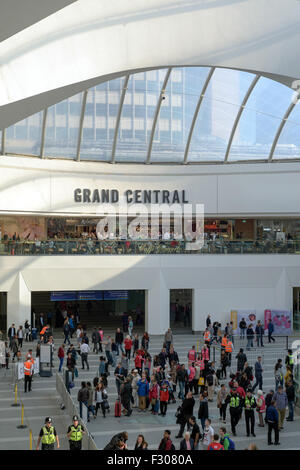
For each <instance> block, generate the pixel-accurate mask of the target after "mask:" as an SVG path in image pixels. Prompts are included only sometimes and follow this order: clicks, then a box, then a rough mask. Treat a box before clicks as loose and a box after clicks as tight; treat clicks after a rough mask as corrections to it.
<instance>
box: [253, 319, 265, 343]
mask: <svg viewBox="0 0 300 470" xmlns="http://www.w3.org/2000/svg"><path fill="white" fill-rule="evenodd" d="M264 331H265V330H264V327H263V326H262V324H261V322H260V320H258V322H257V325H256V327H255V334H256V344H257V347H258V348H259V346H261V347H262V348H263V347H264V345H263V335H264Z"/></svg>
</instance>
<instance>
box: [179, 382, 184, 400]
mask: <svg viewBox="0 0 300 470" xmlns="http://www.w3.org/2000/svg"><path fill="white" fill-rule="evenodd" d="M178 383H179V393H178V397H179V398H181V399H182V400H184V394H185V382H180V381H179V382H178Z"/></svg>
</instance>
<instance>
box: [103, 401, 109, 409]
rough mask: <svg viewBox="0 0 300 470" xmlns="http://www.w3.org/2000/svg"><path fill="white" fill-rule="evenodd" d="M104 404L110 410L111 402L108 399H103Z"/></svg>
mask: <svg viewBox="0 0 300 470" xmlns="http://www.w3.org/2000/svg"><path fill="white" fill-rule="evenodd" d="M103 404H104V409H105V410H108V409H109V403H108V400H107V399H105V400H103Z"/></svg>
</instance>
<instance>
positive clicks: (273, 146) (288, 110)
mask: <svg viewBox="0 0 300 470" xmlns="http://www.w3.org/2000/svg"><path fill="white" fill-rule="evenodd" d="M298 99H299V95H298V97H297V100H298ZM297 102H298V101H296V103H291V104H290V105H289V107H288V109H287V110H286V113H285V115H284V116H283V118H282V121H281V123H280V125H279V127H278V129H277V132H276V135H275V137H274V140H273V144H272V147H271V150H270V155H269V158H268V161H269V162H271V161H272V160H273V155H274V152H275V148H276V145H277V143H278V140H279V137H280V135H281V133H282V131H283V128H284V126H285V123H286V121H287V120H288V118H289V116H290V114H291V112H292V111H293V109H294V107H295V106H296V104H297Z"/></svg>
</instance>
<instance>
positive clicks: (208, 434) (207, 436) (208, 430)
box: [203, 426, 215, 446]
mask: <svg viewBox="0 0 300 470" xmlns="http://www.w3.org/2000/svg"><path fill="white" fill-rule="evenodd" d="M214 433H215V431H214V429H213V428H212V426H208V427H207V426H205V428H204V439H203V445H204V446H209V444H210V443H211V442H212V440H213V437H214Z"/></svg>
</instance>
